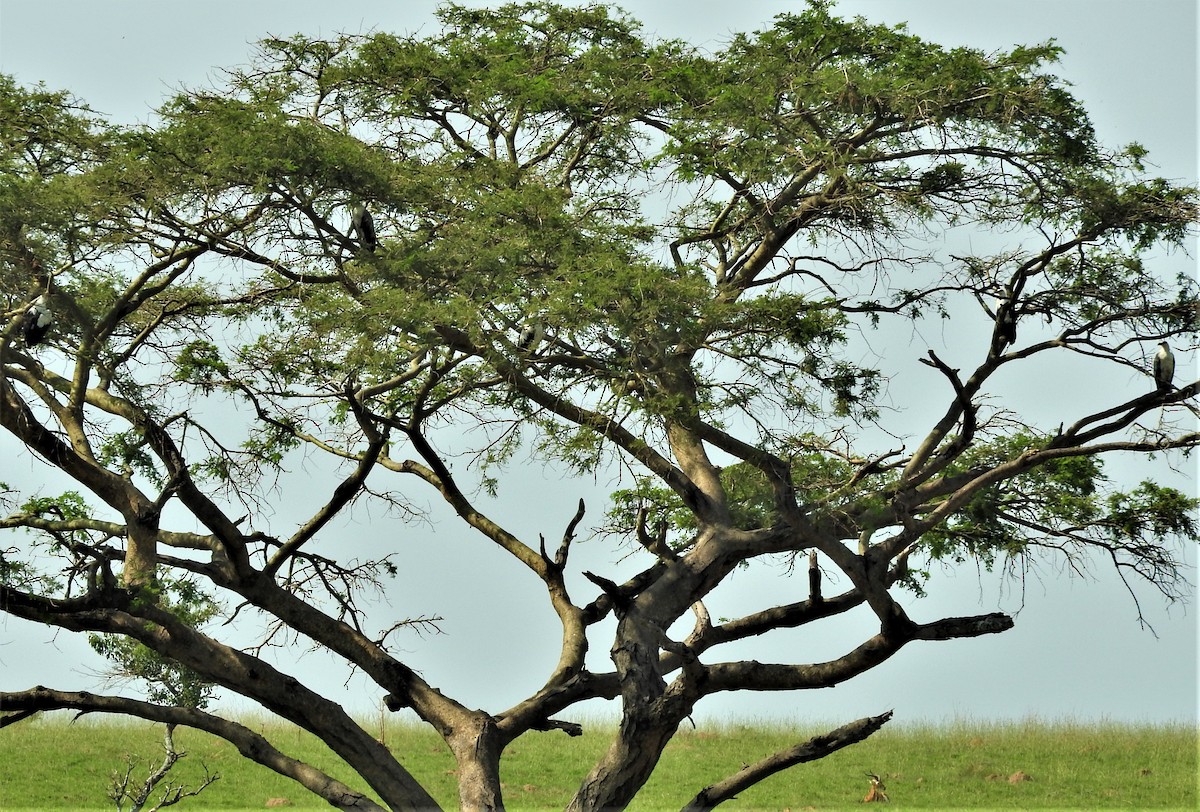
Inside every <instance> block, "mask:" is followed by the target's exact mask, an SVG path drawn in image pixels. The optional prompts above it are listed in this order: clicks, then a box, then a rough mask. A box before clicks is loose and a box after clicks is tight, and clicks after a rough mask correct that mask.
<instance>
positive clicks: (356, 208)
mask: <svg viewBox="0 0 1200 812" xmlns="http://www.w3.org/2000/svg"><path fill="white" fill-rule="evenodd" d="M350 233H351V234H356V235H357V236H358V244H359V245H361V246H362V247H363V248H365V249H366V250H368V251H372V252H373V251H374V250H375V249H376V247H378V245H379V240H378V239H376V237H375V218H373V217H372V216H371V212H369V211H367V204H366V203H362V202H358V203H355V204H354V205H353V206H352V207H351V209H350Z"/></svg>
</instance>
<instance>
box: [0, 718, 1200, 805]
mask: <svg viewBox="0 0 1200 812" xmlns="http://www.w3.org/2000/svg"><path fill="white" fill-rule="evenodd" d="M67 719H68V717H64V716H57V717H43V718H40V719H35V720H30V721H28V722H25V723H22V724H18V725H15V726H13V727H11V728H7V729H5V730H2V731H0V810H5V812H8V811H9V810H19V809H20V810H24V809H72V810H76V809H105V808H109V809H111V808H113V807H112V806H111V804H110V803H109V802H108V801H107V799H106V797H105V793H106V790H107V787H108V782H109V774H110V773H111V772H112V771H114V770H116V769H118V768H120V767H122V766H123V765H124V763H125V756H126V754H130V753H133V754H137V755H138V756H139V767H138V770H137V772H136V773H135V775H140V776H143V777H144V776H145V774H146V772H147V767H146V764H147V763H148V762H149V761H150V760H151V759H153V760H155V763H156V764H157V763H158V762H159V761H160V760H161V744H160V743H161V735H162V728H161V727H160V726H155V725H150V724H143V723H132V722H113V721H103V720H98V719H87V718H85V719H83V720H80V721H79V722H76V723H73V724H70V723H68V721H67ZM251 724H252V726H254V727H256V728H257V729H259V730H263V731H264V732H265V733H266V734H267V735H268V736H269V737H270V738H271V739H272V740H273V741H274V742H275V743H276V744H277V745H278V746H280V747H281V749H283V750H285V751H287V752H289V753H291V754H293V755H296V756H298V757H300V758H304V759H306V760H309V761H312V762H314V763H316V764H317V765H319V766H321V767H322V768H323V769H326V770H328V771H330V772H332V773H334V774H335V775H337V776H338V777H339V778H341V779H342V780H345V781H348V782H349V783H351V785H352V786H361V783H360V782H358V781H355V780H354V779H353V777H352V775H351V774H350V773H349V771H348V770H346V769H345V768H344V767H341V768H340V769H339V763H338V760H337V758H336V757H334V756H332V755H331V754H330V753H329V752H328V751H327V750H325V748H324V747H322V746H321V745H320V744H319V743H318V742H316V741H315V740H313V739H312V738H311V737H309V736H307V735H306V734H303V733H301V732H299V731H298V730H297V729H295V728H292V727H290V726H286V725H281V724H279V723H275V722H269V723H262V722H259V723H251ZM830 727H832V726H830ZM587 730H588V732H586V733H585V734H584V736H582V737H580V738H576V739H571V738H568V737H566V736H565V735H563V734H561V733H558V734H554V733H538V734H531V735H529V736H527V737H525V738H524V739H521V740H520V741H517V742H515V743H514V744H513V745H512V746H511V747H510V748H509V751H508V754H507V755H506V757H505V761H504V767H505V773H504V781H505V785H506V790H505V793H506V794H505V798H506V802H507V804H508V807H509V809H513V810H535V809H561V808H562V807H563V805H564V804H565V803H566V801H567V800H568V799H569V798H570V796H571V793H572V791H573V788H574V786H575V785H576V784H577V782H578V781H579V778H580V777H581V776H582V775H583V773H584V772H585V771H586V770H587V769H588V767H589V766H590V765H591V763H592V762H593V761H594V760H595V759H596V758H597V757H598V756H599V754H600V753H601V752H602V751H603V750H604V748H605V746H606V744H607V740H608V735H609V730H608V729H606V728H605V727H604V726H603V725H597V726H592V727H589V728H587ZM816 732H823V730H822V729H812V730H789V729H786V728H785V727H782V726H778V725H764V726H754V727H750V726H734V725H731V726H726V727H720V728H710V729H704V728H701V729H700V730H690V729H689V730H686V731H684V732H682V733H681V734H680V735H679V736H678V737H677V738H676V740H675V741H674V742H672V744H671V745H670V746H669V748H668V749H667V751H666V753H665V754H664V757H663V761H662V764H661V765H660V768H659V770H658V773H657V774H656V776H655V778H654V779H653V780H652V781H651V783H650V784H649V785H648V786H647V787H646V788H645V790H644V791H643V792H642V794H641V795H640V796H639V798H638V799H637V801H636V802H635V803H634V805H633V806H632V807H631V808H632V809H636V810H660V809H661V810H668V809H675V810H677V809H679V808H680V807H681V806H682V805H683V803H684V802H685V801H687V800H688V799H689V798H690V797H691V796H692V794H694V793H695V792H696V791H697V790H699V789H700V788H702V787H703V786H705V785H707V784H709V783H712V782H713V781H715V780H717V779H718V778H720V777H722V776H724V775H727V774H728V773H730V772H733V771H735V770H737V769H738V768H739V767H740V766H741V765H742V764H743V763H744V762H752V761H755V760H757V759H758V758H761V757H762V756H764V755H766V754H768V753H770V752H772V751H774V750H777V749H780V748H782V747H785V746H787V745H790V744H793V743H795V742H796V741H798V740H800V739H804V738H807V737H808V736H809V735H812V734H813V733H816ZM384 734H385V739H386V742H387V744H388V745H389V746H390V747H391V748H392V749H393V751H394V752H396V753H397V754H398V755H399V756H400V758H401V760H402V761H403V763H404V764H405V766H406V767H407V768H408V769H409V770H410V771H411V772H412V773H413V774H414V775H416V776H417V778H418V779H419V780H421V781H422V782H424V783H425V786H426V787H427V788H429V789H430V791H431V792H432V793H433V795H434V796H435V797H436V798H438V800H439V801H440V802H441V803H442V804H443V806H444V807H445V808H446V809H454V808H456V807H457V795H456V790H455V784H454V774H453V770H454V762H453V760H452V759H451V758H450V755H449V752H448V750H447V749H446V747H445V746H444V745H443V744H442V743H441V741H440V740H439V739H438V738H437V737H436V736H435V735H434V734H432V733H431V732H428V731H426V730H424V729H422V728H419V727H413V726H404V725H395V726H390V727H388V728H387V729H386V730H385V731H384ZM176 743H177V745H178V747H179V748H180V749H182V750H186V751H187V752H188V753H189V755H188V757H187V758H186V759H184V760H183V761H181V762H180V763H179V765H178V766H177V767H176V769H175V771H173V772H172V774H171V778H172V779H173V780H176V781H183V782H185V783H189V784H193V785H194V784H195V783H196V782H197V780H198V778H199V776H200V775H202V770H201V767H200V762H202V761H203V762H204V763H205V764H207V765H208V767H209V769H210V770H212V771H215V772H218V773H220V774H221V779H220V780H219V781H217V782H216V783H215V784H213V785H212V786H211V787H209V788H208V789H207V790H206V791H205V792H204V793H203V794H202V795H200V796H199V797H198V798H191V799H187V800H185V801H183V802H182V803H181V804H180V805H179V806H177V807H175V808H176V809H262V808H264V807H265V805H266V802H267V799H269V798H287V799H289V801H290V802H291V803H290V805H289V806H287V807H286V808H289V809H309V808H311V809H328V808H329V807H328V806H327V805H326V804H324V803H323V802H321V801H319V800H318V799H316V798H315V797H314V796H311V795H307V794H306V793H304V792H303V791H302V790H301V789H300V788H299V787H298V786H297V785H295V784H293V783H292V782H290V781H288V780H286V779H284V778H281V777H279V776H277V775H275V774H274V773H271V772H270V771H268V770H266V769H263V768H261V767H259V766H257V765H254V764H251V763H249V762H247V761H244V760H243V759H241V758H240V757H239V756H238V755H237V753H236V752H235V751H234V750H233V748H232V747H231V746H229V745H227V744H225V743H224V742H222V741H220V740H217V739H214V738H212V737H211V736H208V735H206V734H202V733H197V732H195V731H191V730H184V729H180V730H179V731H177V732H176ZM868 771H869V772H875V773H879V774H880V775H882V776H883V777H884V779H885V781H886V784H887V793H888V795H889V796H890V798H891V804H890V805H889V806H888V807H887V808H890V809H1025V810H1029V809H1188V810H1192V809H1196V808H1197V785H1196V782H1197V733H1196V730H1195V729H1193V728H1191V727H1190V726H1182V725H1177V726H1154V727H1127V726H1121V725H1108V724H1099V725H1095V724H1080V725H1076V724H1039V723H1034V722H1030V723H1022V724H969V723H959V724H955V725H950V726H931V727H902V726H900V725H897V724H896V723H892V725H889V726H888V727H886V728H884V729H883V730H882V731H881V732H880V733H878V734H876V735H875V736H874V737H872V738H871V739H869V740H867V741H866V742H863V743H861V744H859V745H856V746H854V747H851V748H848V749H846V750H843V751H841V752H839V753H837V754H835V755H833V756H831V757H829V758H826V759H823V760H821V761H819V762H815V763H812V764H807V765H800V766H798V767H794V768H792V769H791V770H788V771H785V772H783V773H781V774H779V775H777V776H775V777H773V778H771V779H769V780H768V781H766V782H765V783H763V784H760V785H759V786H758V787H755V788H754V789H753V790H751V791H749V792H747V793H745V794H743V795H742V796H741V797H739V798H738V799H737V800H734V801H731V802H730V803H728V804H726V805H725V806H724V807H723V808H726V809H730V810H750V809H754V810H759V809H763V810H767V809H770V810H783V809H791V810H795V811H796V812H799V810H808V809H815V810H822V811H824V810H848V809H861V808H862V805H861V800H862V798H863V796H864V794H865V793H866V791H867V787H868V782H867V779H866V778H865V777H864V775H863V773H864V772H868ZM1017 773H1023V774H1024V775H1025V776H1027V777H1028V780H1018V781H1010V780H1009V779H1010V777H1012V776H1014V775H1015V774H1017Z"/></svg>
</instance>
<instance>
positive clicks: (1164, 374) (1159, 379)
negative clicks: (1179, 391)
mask: <svg viewBox="0 0 1200 812" xmlns="http://www.w3.org/2000/svg"><path fill="white" fill-rule="evenodd" d="M1174 378H1175V356H1174V354H1172V352H1171V348H1170V346H1168V345H1167V342H1165V341H1160V342H1158V352H1156V353H1154V383H1155V385H1156V386H1158V389H1159V391H1160V392H1161V391H1165V390H1167V389H1170V388H1171V381H1172V380H1174Z"/></svg>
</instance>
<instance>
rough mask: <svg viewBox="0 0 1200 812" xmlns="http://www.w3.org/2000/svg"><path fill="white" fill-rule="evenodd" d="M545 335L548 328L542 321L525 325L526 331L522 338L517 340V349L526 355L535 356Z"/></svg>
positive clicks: (522, 332)
mask: <svg viewBox="0 0 1200 812" xmlns="http://www.w3.org/2000/svg"><path fill="white" fill-rule="evenodd" d="M545 335H546V328H545V327H544V326H543V325H542V323H541V322H540V321H534V322H530V323H529V324H527V325H525V329H524V330H522V331H521V337H520V338H519V339H517V349H518V350H520V351H521V352H523V353H525V354H526V355H533V353H534V351H535V350H537V348H538V346H539V345H540V344H541V343H542V339H543V338H544V337H545Z"/></svg>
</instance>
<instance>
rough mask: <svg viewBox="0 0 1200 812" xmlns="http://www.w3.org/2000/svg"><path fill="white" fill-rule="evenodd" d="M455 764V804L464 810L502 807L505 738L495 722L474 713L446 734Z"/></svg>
mask: <svg viewBox="0 0 1200 812" xmlns="http://www.w3.org/2000/svg"><path fill="white" fill-rule="evenodd" d="M446 742H447V743H448V744H449V745H450V749H451V750H452V751H453V752H454V758H455V760H456V762H457V764H458V804H459V808H460V809H463V810H466V811H467V812H492V811H493V810H502V809H504V797H503V794H502V792H501V789H500V755H501V754H502V753H503V751H504V744H505V742H504V740H503V737H502V735H501V733H500V731H499V730H498V729H497V727H496V721H495V720H494V719H493V718H492V717H490V716H488V715H487V714H485V713H481V712H475V713H474V714H472V717H471V718H469V719H468V720H466V721H465V723H463V724H460V725H459V726H458V728H457V729H456V730H455V731H454V732H453V733H451V734H450V735H449V736H448V737H446Z"/></svg>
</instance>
